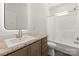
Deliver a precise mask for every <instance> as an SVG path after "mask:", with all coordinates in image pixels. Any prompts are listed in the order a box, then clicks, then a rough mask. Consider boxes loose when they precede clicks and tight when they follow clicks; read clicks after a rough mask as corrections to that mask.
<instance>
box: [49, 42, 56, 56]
mask: <svg viewBox="0 0 79 59" xmlns="http://www.w3.org/2000/svg"><path fill="white" fill-rule="evenodd" d="M55 47H56V44H55V43H53V42H49V41H48V55H49V56H54V55H55V52H54V48H55Z"/></svg>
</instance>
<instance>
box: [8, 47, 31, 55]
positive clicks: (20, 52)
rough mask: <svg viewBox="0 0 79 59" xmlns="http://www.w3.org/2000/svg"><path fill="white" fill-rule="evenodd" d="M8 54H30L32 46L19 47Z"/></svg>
mask: <svg viewBox="0 0 79 59" xmlns="http://www.w3.org/2000/svg"><path fill="white" fill-rule="evenodd" d="M8 56H30V46H27V47H24V48H22V49H19V50H17V51H15V52H13V53H11V54H9V55H8Z"/></svg>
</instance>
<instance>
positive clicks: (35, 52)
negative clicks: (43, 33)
mask: <svg viewBox="0 0 79 59" xmlns="http://www.w3.org/2000/svg"><path fill="white" fill-rule="evenodd" d="M31 56H41V40H40V41H37V42H35V43H33V44H32V45H31Z"/></svg>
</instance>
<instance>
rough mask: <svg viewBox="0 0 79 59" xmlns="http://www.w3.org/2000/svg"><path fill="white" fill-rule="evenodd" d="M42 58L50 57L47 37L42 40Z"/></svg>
mask: <svg viewBox="0 0 79 59" xmlns="http://www.w3.org/2000/svg"><path fill="white" fill-rule="evenodd" d="M41 42H42V56H47V55H48V45H47V37H45V38H43V39H42V41H41Z"/></svg>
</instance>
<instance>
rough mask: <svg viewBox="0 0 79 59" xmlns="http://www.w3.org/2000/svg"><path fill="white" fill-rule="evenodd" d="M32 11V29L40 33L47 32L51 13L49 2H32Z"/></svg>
mask: <svg viewBox="0 0 79 59" xmlns="http://www.w3.org/2000/svg"><path fill="white" fill-rule="evenodd" d="M30 8H31V13H30V21H31V30H32V31H35V32H40V33H46V31H47V30H46V26H47V25H46V19H47V16H48V14H49V11H48V7H47V4H45V3H43V4H42V3H33V4H30Z"/></svg>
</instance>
